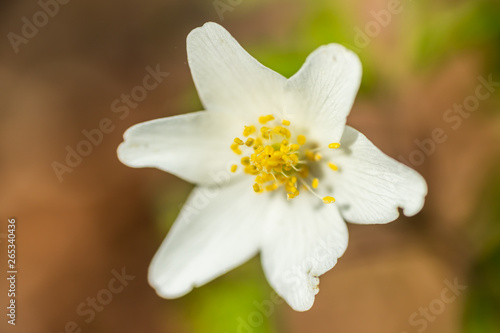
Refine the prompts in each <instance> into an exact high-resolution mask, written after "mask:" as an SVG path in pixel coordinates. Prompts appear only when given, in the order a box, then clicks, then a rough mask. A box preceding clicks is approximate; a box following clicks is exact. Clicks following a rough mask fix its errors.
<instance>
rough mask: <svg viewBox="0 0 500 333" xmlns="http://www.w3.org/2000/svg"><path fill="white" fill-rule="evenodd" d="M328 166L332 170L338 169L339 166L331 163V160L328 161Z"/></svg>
mask: <svg viewBox="0 0 500 333" xmlns="http://www.w3.org/2000/svg"><path fill="white" fill-rule="evenodd" d="M328 166H329V167H330V169H332V170H333V171H338V170H339V167H338V166H336V165H335V164H333V163H332V162H328Z"/></svg>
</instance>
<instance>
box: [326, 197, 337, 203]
mask: <svg viewBox="0 0 500 333" xmlns="http://www.w3.org/2000/svg"><path fill="white" fill-rule="evenodd" d="M323 202H324V203H326V204H330V203H334V202H335V198H334V197H329V196H326V197H324V198H323Z"/></svg>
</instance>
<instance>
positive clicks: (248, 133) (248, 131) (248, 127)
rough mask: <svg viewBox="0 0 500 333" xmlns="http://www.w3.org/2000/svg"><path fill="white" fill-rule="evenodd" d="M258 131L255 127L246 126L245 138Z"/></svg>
mask: <svg viewBox="0 0 500 333" xmlns="http://www.w3.org/2000/svg"><path fill="white" fill-rule="evenodd" d="M255 131H256V129H255V126H253V125H252V126H245V129H244V130H243V135H244V136H249V135H250V134H253V133H254V132H255Z"/></svg>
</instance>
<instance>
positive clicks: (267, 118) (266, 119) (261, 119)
mask: <svg viewBox="0 0 500 333" xmlns="http://www.w3.org/2000/svg"><path fill="white" fill-rule="evenodd" d="M271 120H274V116H273V115H272V114H270V115H268V116H262V117H259V123H261V124H265V123H267V122H269V121H271Z"/></svg>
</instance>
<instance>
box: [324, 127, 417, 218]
mask: <svg viewBox="0 0 500 333" xmlns="http://www.w3.org/2000/svg"><path fill="white" fill-rule="evenodd" d="M340 143H341V148H340V149H335V150H331V151H336V152H335V153H332V154H331V155H330V156H329V157H330V160H331V162H333V163H334V164H336V165H337V166H338V167H339V171H332V170H330V169H329V168H328V167H324V170H323V172H324V176H325V177H326V178H327V179H328V180H327V182H326V183H328V184H331V186H332V187H333V194H334V197H335V199H336V200H337V201H336V204H338V205H339V207H340V212H341V213H342V216H344V218H345V219H346V220H347V221H349V222H353V223H363V224H364V223H366V224H371V223H387V222H391V221H394V220H395V219H396V218H397V217H398V216H399V212H398V207H402V208H403V212H404V214H405V215H407V216H412V215H415V214H416V213H418V212H419V211H420V210H421V209H422V207H423V205H424V198H425V195H426V194H427V184H426V182H425V180H424V178H423V177H422V176H420V174H418V173H417V172H416V171H414V170H413V169H411V168H409V167H407V166H405V165H403V164H402V163H399V162H398V161H396V160H394V159H392V158H391V157H389V156H387V155H385V154H384V153H382V152H381V151H380V150H379V149H378V148H377V147H375V145H373V143H371V142H370V141H369V140H368V139H367V138H366V137H365V136H364V135H363V134H361V133H360V132H358V131H357V130H355V129H353V128H352V127H349V126H346V128H345V132H344V135H343V136H342V139H341V141H340Z"/></svg>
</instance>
